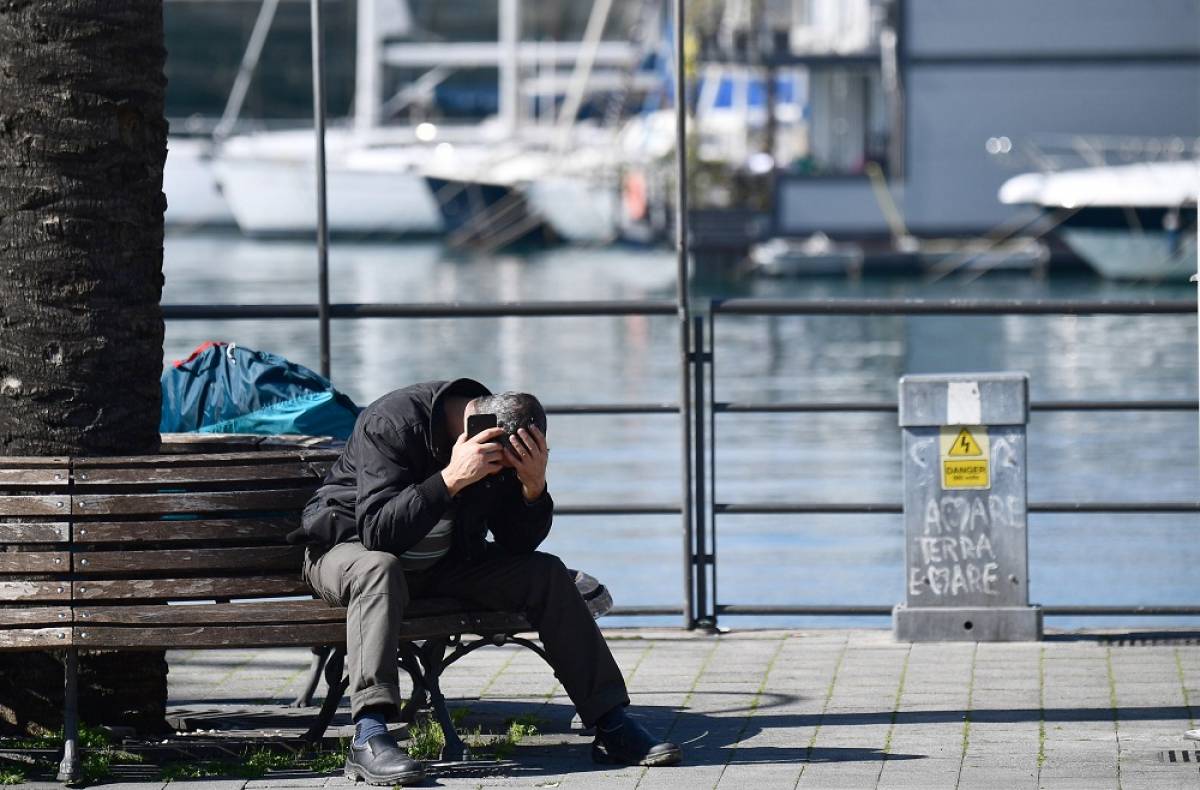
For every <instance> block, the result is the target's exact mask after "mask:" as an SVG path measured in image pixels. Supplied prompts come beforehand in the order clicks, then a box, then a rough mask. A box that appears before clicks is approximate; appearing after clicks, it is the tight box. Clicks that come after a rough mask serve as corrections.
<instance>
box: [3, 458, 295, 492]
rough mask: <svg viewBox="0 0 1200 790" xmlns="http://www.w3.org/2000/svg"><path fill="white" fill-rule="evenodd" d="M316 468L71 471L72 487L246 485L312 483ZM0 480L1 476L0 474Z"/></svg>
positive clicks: (269, 466) (265, 466)
mask: <svg viewBox="0 0 1200 790" xmlns="http://www.w3.org/2000/svg"><path fill="white" fill-rule="evenodd" d="M317 477H318V472H317V471H316V470H315V469H314V468H313V467H312V466H310V465H309V464H306V463H303V462H299V461H295V460H293V461H292V462H291V463H272V464H239V465H230V466H172V467H165V468H140V469H128V468H125V467H121V468H116V469H108V468H100V469H80V470H76V472H75V488H76V490H86V489H88V488H94V487H97V486H130V487H132V486H163V485H171V486H186V485H211V484H213V483H239V484H245V485H246V487H247V488H249V487H251V486H253V485H254V484H255V483H257V482H259V481H264V482H290V483H304V484H307V485H312V484H313V481H314V480H316V478H317ZM0 483H3V478H2V477H0Z"/></svg>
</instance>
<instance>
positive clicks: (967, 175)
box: [776, 0, 1200, 236]
mask: <svg viewBox="0 0 1200 790" xmlns="http://www.w3.org/2000/svg"><path fill="white" fill-rule="evenodd" d="M898 3H899V5H898V7H897V8H896V9H895V13H894V21H895V28H896V40H897V46H896V66H897V71H898V74H899V76H900V86H901V92H900V97H899V101H898V105H899V107H898V109H899V112H898V113H897V114H896V115H895V116H894V118H895V127H894V128H893V129H892V130H891V133H892V134H893V135H899V139H897V140H895V141H894V143H893V146H892V150H893V151H896V152H899V155H898V156H894V157H893V159H894V160H895V161H890V162H889V163H888V165H889V167H888V169H889V171H890V173H889V179H888V181H889V188H890V191H891V193H892V197H893V199H894V201H895V203H896V205H897V207H898V208H899V210H900V213H901V214H902V215H903V218H904V221H905V222H906V224H907V225H908V227H909V229H910V230H911V231H912V232H914V233H917V234H919V235H933V234H973V233H980V232H983V231H986V230H988V229H991V228H994V227H996V226H997V225H1000V224H1001V223H1004V222H1005V221H1006V220H1008V219H1010V218H1011V217H1012V216H1013V215H1014V213H1015V212H1016V211H1018V210H1019V209H1018V208H1017V207H1011V206H1005V205H1003V204H1001V203H1000V202H999V200H998V199H997V197H996V193H997V191H998V190H999V187H1000V185H1001V184H1002V183H1003V182H1004V181H1005V180H1006V179H1007V178H1009V177H1010V176H1012V175H1015V174H1016V173H1018V172H1023V171H1027V170H1033V169H1037V164H1036V163H1035V160H1034V158H1032V157H1030V156H1029V152H1028V150H1027V144H1028V143H1029V142H1030V141H1033V140H1035V139H1037V138H1038V137H1045V136H1047V135H1083V136H1133V137H1156V138H1161V137H1169V136H1179V137H1183V138H1191V139H1193V140H1194V139H1195V138H1196V137H1197V136H1200V0H1141V1H1140V2H1135V1H1133V0H1004V2H996V0H898ZM812 112H813V114H814V115H816V114H817V113H819V112H821V108H820V107H819V106H816V105H814V106H813V107H812ZM989 139H994V140H1001V139H1005V140H1006V141H1007V143H1010V144H1011V145H1012V150H1011V152H1010V153H1007V154H1005V155H996V154H994V153H989V152H988V147H987V146H988V141H989ZM777 198H778V199H777V205H776V212H777V214H776V220H777V229H778V231H779V232H780V233H782V234H785V235H799V234H806V233H811V232H815V231H818V230H820V231H824V232H826V233H830V234H834V235H845V236H855V235H862V236H871V235H882V234H886V233H887V231H888V225H887V222H886V220H885V215H884V212H883V211H882V210H881V208H880V205H879V200H878V199H877V197H876V195H875V194H874V192H873V190H872V185H871V183H870V180H869V179H868V178H867V177H866V176H854V175H852V176H824V177H810V176H804V175H791V174H789V175H784V176H781V178H780V180H779V182H778V190H777Z"/></svg>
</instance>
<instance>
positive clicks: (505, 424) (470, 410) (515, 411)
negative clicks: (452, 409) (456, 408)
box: [464, 392, 546, 436]
mask: <svg viewBox="0 0 1200 790" xmlns="http://www.w3.org/2000/svg"><path fill="white" fill-rule="evenodd" d="M471 414H494V415H496V425H497V426H499V427H500V428H503V429H504V432H505V433H506V434H508V435H509V436H512V435H513V434H514V433H516V432H517V429H518V428H528V427H529V426H530V425H536V426H537V427H538V430H540V431H541V432H542V433H543V434H544V433H546V410H545V409H543V408H542V404H541V402H540V401H539V400H538V399H537V398H535V397H534V396H532V395H530V394H529V393H527V392H501V393H500V394H499V395H484V396H483V397H480V398H475V399H474V400H472V401H471V402H470V403H468V404H467V406H466V410H465V412H464V419H465V415H471Z"/></svg>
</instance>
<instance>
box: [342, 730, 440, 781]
mask: <svg viewBox="0 0 1200 790" xmlns="http://www.w3.org/2000/svg"><path fill="white" fill-rule="evenodd" d="M346 778H347V779H353V780H354V781H358V780H359V779H362V780H363V781H365V782H366V783H367V784H369V785H410V784H412V783H414V782H419V781H421V780H422V779H424V778H425V768H424V766H422V765H421V764H420V763H419V762H417V761H416V760H413V759H412V758H410V757H409V756H408V754H406V753H405V751H404V750H403V749H401V748H400V747H399V746H398V745H397V744H396V741H395V739H393V738H392V736H390V735H373V736H372V737H370V738H368V739H367V745H366V746H355V745H354V744H353V743H351V744H350V753H349V754H347V755H346Z"/></svg>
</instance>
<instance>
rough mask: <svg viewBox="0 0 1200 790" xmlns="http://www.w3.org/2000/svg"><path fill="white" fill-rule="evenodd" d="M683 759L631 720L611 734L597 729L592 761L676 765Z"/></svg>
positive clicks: (674, 748) (626, 719) (670, 745)
mask: <svg viewBox="0 0 1200 790" xmlns="http://www.w3.org/2000/svg"><path fill="white" fill-rule="evenodd" d="M682 759H683V750H682V749H680V748H679V747H678V746H676V745H675V744H673V743H670V742H668V741H660V740H658V739H657V738H655V737H654V736H653V735H651V734H650V733H649V732H647V731H646V728H645V727H643V726H642V725H640V724H638V723H637V722H636V721H634V720H633V719H631V718H629V717H628V716H626V717H624V721H623V722H622V723H621V725H620V726H619V727H617V728H616V729H613V730H609V731H607V732H605V731H604V729H603V728H601V727H597V728H596V740H595V741H593V742H592V760H593V761H594V762H597V763H621V764H623V765H675V764H676V763H678V762H679V761H680V760H682Z"/></svg>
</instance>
